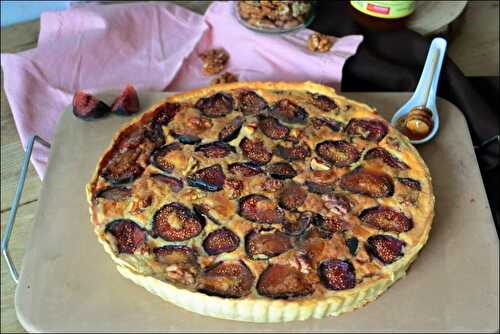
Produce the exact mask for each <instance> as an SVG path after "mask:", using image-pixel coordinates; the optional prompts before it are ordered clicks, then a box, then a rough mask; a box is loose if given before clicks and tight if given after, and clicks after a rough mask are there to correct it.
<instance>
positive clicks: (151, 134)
mask: <svg viewBox="0 0 500 334" xmlns="http://www.w3.org/2000/svg"><path fill="white" fill-rule="evenodd" d="M144 136H146V138H148V140H150V141H151V142H152V143H153V144H154V147H155V148H158V147H160V146H163V145H165V135H164V134H163V129H162V127H161V125H160V124H159V123H156V122H150V123H149V124H148V125H147V126H146V129H145V131H144Z"/></svg>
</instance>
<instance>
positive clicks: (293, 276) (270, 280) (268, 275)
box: [257, 264, 314, 299]
mask: <svg viewBox="0 0 500 334" xmlns="http://www.w3.org/2000/svg"><path fill="white" fill-rule="evenodd" d="M257 292H258V293H259V294H260V295H262V296H266V297H269V298H274V299H287V298H293V297H303V296H307V295H310V294H312V293H313V292H314V287H313V284H312V283H311V282H309V281H308V280H307V278H306V277H305V275H304V274H303V273H301V272H300V271H299V270H298V269H296V268H294V267H291V266H286V265H282V264H274V265H270V266H269V267H267V269H266V270H264V272H263V273H262V274H261V275H260V278H259V281H258V282H257Z"/></svg>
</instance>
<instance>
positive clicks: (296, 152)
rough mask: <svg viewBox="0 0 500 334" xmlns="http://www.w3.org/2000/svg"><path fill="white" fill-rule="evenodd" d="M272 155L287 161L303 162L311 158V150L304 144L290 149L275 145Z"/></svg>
mask: <svg viewBox="0 0 500 334" xmlns="http://www.w3.org/2000/svg"><path fill="white" fill-rule="evenodd" d="M273 153H274V154H276V155H277V156H279V157H280V158H283V159H285V160H288V161H294V160H305V159H306V158H307V157H309V156H311V150H310V149H309V147H308V146H307V145H305V144H297V145H294V146H292V147H286V146H283V145H281V144H278V145H276V147H275V148H274V150H273Z"/></svg>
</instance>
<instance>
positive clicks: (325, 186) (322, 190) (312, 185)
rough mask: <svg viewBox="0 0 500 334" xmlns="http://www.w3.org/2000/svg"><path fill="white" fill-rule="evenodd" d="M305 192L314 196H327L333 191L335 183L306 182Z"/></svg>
mask: <svg viewBox="0 0 500 334" xmlns="http://www.w3.org/2000/svg"><path fill="white" fill-rule="evenodd" d="M305 185H306V187H307V190H308V191H310V192H312V193H315V194H329V193H332V192H334V191H335V183H333V182H331V183H318V182H313V181H306V182H305Z"/></svg>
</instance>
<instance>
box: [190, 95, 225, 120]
mask: <svg viewBox="0 0 500 334" xmlns="http://www.w3.org/2000/svg"><path fill="white" fill-rule="evenodd" d="M195 108H197V109H199V110H200V111H201V113H202V114H203V115H205V116H207V117H211V118H217V117H224V116H226V115H227V114H229V113H230V112H232V111H233V97H232V96H231V95H229V94H226V93H216V94H214V95H212V96H209V97H202V98H201V99H199V100H198V101H197V102H196V104H195Z"/></svg>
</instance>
